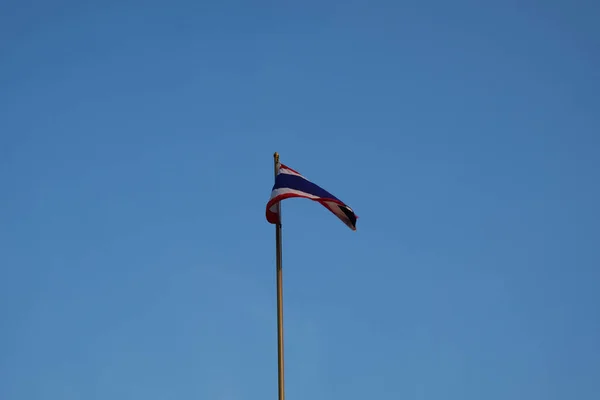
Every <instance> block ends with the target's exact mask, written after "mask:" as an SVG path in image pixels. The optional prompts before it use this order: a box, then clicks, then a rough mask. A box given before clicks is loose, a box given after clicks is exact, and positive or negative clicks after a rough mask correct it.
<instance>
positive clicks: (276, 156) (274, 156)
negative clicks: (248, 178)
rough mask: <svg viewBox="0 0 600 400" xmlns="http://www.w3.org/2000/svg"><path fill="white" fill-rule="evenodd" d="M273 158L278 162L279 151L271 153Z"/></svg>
mask: <svg viewBox="0 0 600 400" xmlns="http://www.w3.org/2000/svg"><path fill="white" fill-rule="evenodd" d="M273 158H274V159H275V162H279V153H278V152H275V154H273Z"/></svg>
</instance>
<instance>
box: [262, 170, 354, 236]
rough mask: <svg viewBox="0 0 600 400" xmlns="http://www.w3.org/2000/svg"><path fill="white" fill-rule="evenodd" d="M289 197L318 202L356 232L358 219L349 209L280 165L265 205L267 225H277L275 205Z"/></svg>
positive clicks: (335, 198)
mask: <svg viewBox="0 0 600 400" xmlns="http://www.w3.org/2000/svg"><path fill="white" fill-rule="evenodd" d="M290 197H300V198H305V199H310V200H313V201H316V202H319V203H321V204H322V205H323V206H324V207H325V208H327V209H328V210H329V211H331V212H332V213H334V214H335V215H336V216H337V217H338V218H339V219H340V220H341V221H342V222H343V223H344V224H346V225H347V226H348V227H349V228H350V229H352V230H353V231H355V230H356V219H357V218H358V217H357V216H356V214H354V211H353V210H352V209H351V208H350V207H348V206H347V205H346V204H344V202H342V201H341V200H340V199H338V198H337V197H335V196H334V195H332V194H331V193H329V192H328V191H326V190H325V189H323V188H321V187H319V186H317V185H315V184H314V183H312V182H311V181H309V180H308V179H306V178H305V177H304V176H302V175H300V173H299V172H297V171H294V170H293V169H291V168H290V167H287V166H285V165H283V164H280V165H279V172H278V174H277V176H276V178H275V184H274V185H273V190H272V191H271V198H270V199H269V201H268V203H267V210H266V216H267V221H268V222H269V223H271V224H277V223H278V222H279V214H278V213H277V211H278V209H277V205H278V203H279V202H280V201H281V200H284V199H288V198H290Z"/></svg>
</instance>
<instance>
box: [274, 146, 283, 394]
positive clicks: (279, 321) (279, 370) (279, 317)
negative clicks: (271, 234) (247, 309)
mask: <svg viewBox="0 0 600 400" xmlns="http://www.w3.org/2000/svg"><path fill="white" fill-rule="evenodd" d="M273 158H274V161H275V178H277V173H278V172H279V153H275V154H273ZM277 215H278V218H279V221H277V224H276V225H275V245H276V247H277V250H276V254H277V268H276V271H277V376H278V383H279V400H284V399H285V390H284V384H283V275H282V270H281V264H282V262H281V261H282V258H281V202H279V203H277Z"/></svg>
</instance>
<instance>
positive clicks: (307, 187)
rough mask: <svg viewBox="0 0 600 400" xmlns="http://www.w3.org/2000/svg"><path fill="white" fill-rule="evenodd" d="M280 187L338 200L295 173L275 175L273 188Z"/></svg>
mask: <svg viewBox="0 0 600 400" xmlns="http://www.w3.org/2000/svg"><path fill="white" fill-rule="evenodd" d="M281 188H287V189H294V190H300V191H302V192H306V193H308V194H312V195H313V196H319V197H321V198H329V199H334V200H337V201H340V200H339V199H338V198H337V197H335V196H334V195H332V194H331V193H329V192H328V191H327V190H325V189H323V188H321V187H319V186H317V185H315V184H314V183H312V182H311V181H308V180H306V179H304V178H302V177H299V176H297V175H290V174H279V175H277V178H276V179H275V185H273V190H275V189H281Z"/></svg>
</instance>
